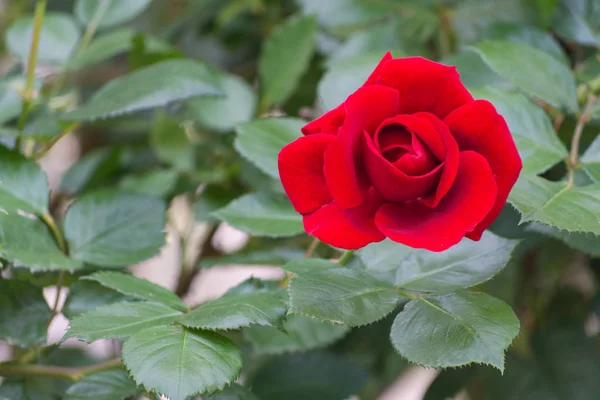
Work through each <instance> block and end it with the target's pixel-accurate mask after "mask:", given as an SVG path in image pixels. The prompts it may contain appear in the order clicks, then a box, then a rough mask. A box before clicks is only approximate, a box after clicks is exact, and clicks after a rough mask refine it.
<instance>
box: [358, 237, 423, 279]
mask: <svg viewBox="0 0 600 400" xmlns="http://www.w3.org/2000/svg"><path fill="white" fill-rule="evenodd" d="M413 251H415V250H414V249H413V248H411V247H408V246H405V245H403V244H400V243H396V242H392V241H391V240H390V239H385V240H383V241H381V242H377V243H371V244H369V245H366V246H365V247H363V248H362V249H360V250H358V251H357V252H356V255H357V256H358V258H360V261H361V262H362V263H363V264H364V266H365V268H366V269H367V271H376V272H387V271H392V270H396V269H397V268H398V266H399V265H400V264H401V263H402V261H403V260H404V259H405V258H406V257H408V255H409V254H410V253H412V252H413Z"/></svg>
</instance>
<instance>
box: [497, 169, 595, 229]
mask: <svg viewBox="0 0 600 400" xmlns="http://www.w3.org/2000/svg"><path fill="white" fill-rule="evenodd" d="M509 201H510V202H511V204H512V205H513V206H515V208H516V209H517V211H519V212H520V213H521V223H524V222H528V221H536V222H541V223H543V224H547V225H551V226H554V227H556V228H560V229H565V230H567V231H569V232H573V231H575V232H591V233H594V234H595V235H600V218H598V215H599V211H598V210H600V184H598V183H596V184H593V185H589V186H584V187H574V186H570V185H568V184H567V182H550V181H548V180H545V179H543V178H540V177H538V176H528V175H523V176H521V178H519V180H518V181H517V184H516V185H515V187H514V188H513V190H512V192H511V194H510V197H509Z"/></svg>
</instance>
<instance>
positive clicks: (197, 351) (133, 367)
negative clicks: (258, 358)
mask: <svg viewBox="0 0 600 400" xmlns="http://www.w3.org/2000/svg"><path fill="white" fill-rule="evenodd" d="M122 357H123V362H124V363H125V365H126V366H127V369H128V370H129V372H130V374H131V375H132V376H133V378H134V379H135V381H136V382H137V383H138V384H142V385H144V387H145V388H146V389H148V390H156V391H157V392H159V393H161V394H164V395H165V396H167V397H169V398H170V399H171V400H185V399H187V398H188V397H189V396H192V395H195V394H199V393H206V392H212V391H214V390H221V389H223V388H224V387H225V385H226V384H227V383H229V382H231V381H233V380H234V379H235V378H237V376H238V374H239V373H240V370H241V369H242V355H241V352H240V350H239V349H238V348H237V347H236V346H235V344H233V343H232V342H231V341H230V340H229V339H227V338H225V337H223V336H221V335H218V334H216V333H214V332H206V331H193V330H189V329H186V328H182V327H178V326H157V327H154V328H149V329H146V330H144V331H141V332H139V333H138V334H136V335H134V336H132V337H131V338H129V340H127V341H126V342H125V344H124V345H123V351H122Z"/></svg>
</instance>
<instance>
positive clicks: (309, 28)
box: [258, 17, 317, 104]
mask: <svg viewBox="0 0 600 400" xmlns="http://www.w3.org/2000/svg"><path fill="white" fill-rule="evenodd" d="M316 34H317V23H316V21H315V19H314V18H313V17H292V18H290V19H288V20H287V21H285V22H284V23H283V24H282V25H281V26H279V27H278V28H276V29H275V31H274V32H273V34H272V35H271V36H270V37H269V38H267V40H266V41H265V43H264V45H263V46H264V47H263V51H262V54H261V56H260V61H259V64H258V74H259V76H260V81H261V83H262V94H263V102H265V103H267V104H273V103H275V104H280V103H283V102H285V100H287V98H288V97H290V95H291V94H292V93H293V92H294V89H295V88H296V86H297V84H298V82H299V81H300V78H301V77H302V75H303V74H304V72H305V71H306V69H307V68H308V65H309V62H310V58H311V56H312V53H313V51H314V48H315V36H316Z"/></svg>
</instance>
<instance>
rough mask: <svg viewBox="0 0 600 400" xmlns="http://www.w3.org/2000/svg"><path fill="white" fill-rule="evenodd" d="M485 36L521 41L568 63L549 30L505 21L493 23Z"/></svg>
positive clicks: (492, 38)
mask: <svg viewBox="0 0 600 400" xmlns="http://www.w3.org/2000/svg"><path fill="white" fill-rule="evenodd" d="M542 1H544V0H542ZM486 38H487V39H490V40H507V41H509V42H514V43H522V44H525V45H528V46H531V47H534V48H536V49H538V50H540V51H543V52H545V53H548V54H550V55H552V56H553V57H555V58H556V59H557V60H559V61H560V62H563V63H565V64H567V65H569V59H568V57H567V55H566V54H565V51H564V50H563V49H562V47H560V44H559V43H558V41H557V40H556V39H554V37H553V36H552V35H551V34H550V33H549V32H547V31H544V30H542V29H539V28H535V27H533V26H528V25H519V24H506V23H498V24H494V25H493V26H491V27H490V29H489V32H488V35H487V37H486Z"/></svg>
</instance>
